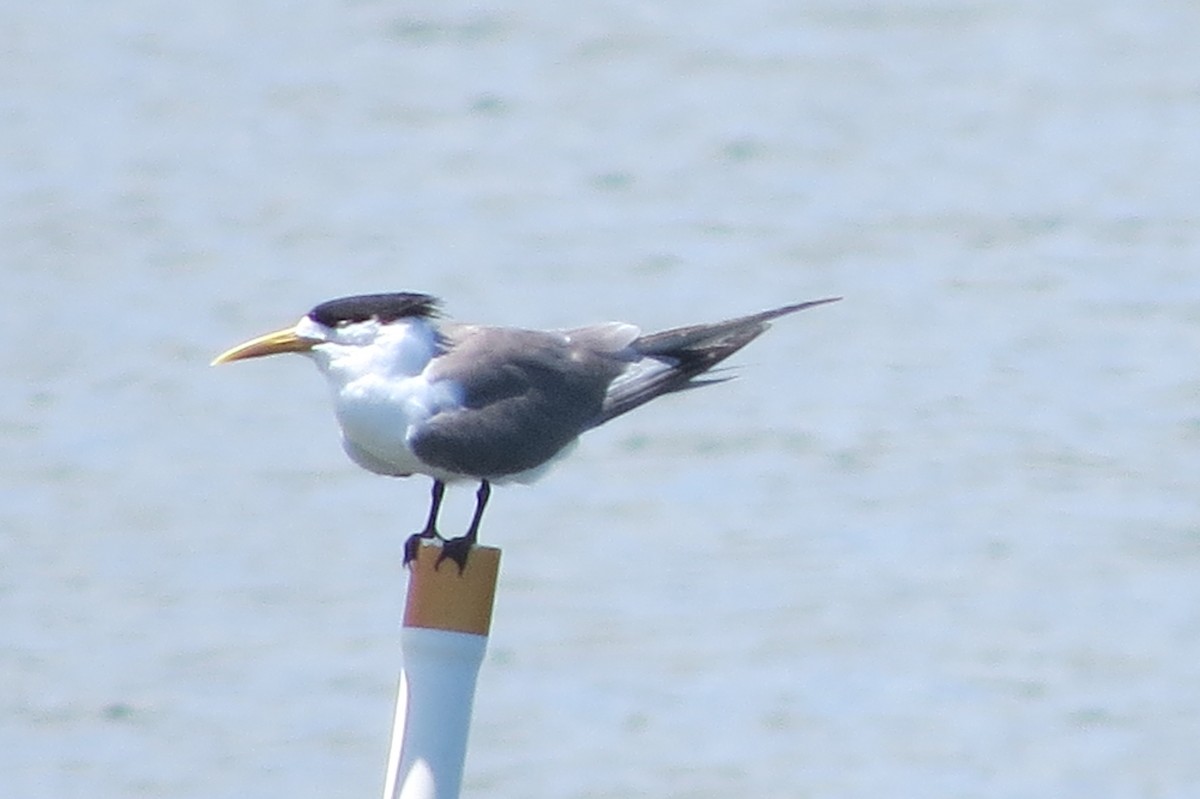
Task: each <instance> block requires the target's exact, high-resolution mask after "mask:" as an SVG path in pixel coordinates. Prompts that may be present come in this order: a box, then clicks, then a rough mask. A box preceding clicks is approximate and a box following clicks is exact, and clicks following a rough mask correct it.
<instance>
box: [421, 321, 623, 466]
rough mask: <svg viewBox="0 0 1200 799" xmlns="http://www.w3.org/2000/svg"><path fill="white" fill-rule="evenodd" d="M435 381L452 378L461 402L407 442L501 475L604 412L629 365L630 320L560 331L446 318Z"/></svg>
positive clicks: (434, 460)
mask: <svg viewBox="0 0 1200 799" xmlns="http://www.w3.org/2000/svg"><path fill="white" fill-rule="evenodd" d="M442 332H443V335H444V338H445V345H446V352H445V354H444V355H442V356H440V357H439V358H437V359H436V360H435V361H434V363H433V365H432V366H431V368H430V372H429V377H430V379H431V380H450V381H453V382H454V383H455V384H456V385H457V386H458V387H459V388H460V389H461V394H462V397H463V403H464V405H465V407H464V408H462V409H458V410H452V411H445V412H442V413H439V414H437V415H436V416H434V417H433V418H432V419H430V420H429V421H428V422H427V423H426V424H424V425H422V426H421V427H420V428H418V429H417V430H416V431H415V432H414V435H413V436H412V438H411V439H410V442H409V443H410V445H411V446H412V448H413V451H414V452H415V453H416V454H417V456H418V457H419V458H421V460H423V461H425V462H426V463H429V464H431V465H433V466H437V467H439V468H442V469H447V470H450V471H454V472H458V473H461V474H468V475H473V476H477V477H493V478H494V477H502V476H504V475H511V474H516V473H519V472H523V471H526V470H528V469H533V468H535V467H537V466H540V465H541V464H543V463H545V462H546V461H548V460H550V459H551V458H553V457H554V456H555V455H556V454H558V452H559V451H560V450H562V449H563V447H565V446H566V445H568V444H570V443H571V442H572V441H573V440H575V438H576V437H578V436H579V434H580V433H582V432H583V431H584V430H587V429H588V428H590V427H592V426H594V425H595V424H596V423H597V421H596V420H597V419H598V418H599V417H600V415H601V413H602V411H603V408H604V402H605V397H606V394H607V391H608V387H609V385H610V384H611V383H612V381H613V379H614V378H616V377H617V376H618V375H620V374H621V373H622V372H623V371H624V370H625V368H626V367H627V366H628V365H629V357H630V351H629V349H628V346H627V345H628V344H629V342H630V341H632V340H633V339H634V338H636V337H637V335H638V332H639V331H638V330H637V328H635V327H633V326H631V325H622V324H610V325H597V326H595V327H588V328H579V329H577V330H570V331H562V332H543V331H535V330H516V329H511V328H496V327H479V326H470V325H446V326H444V327H443V329H442Z"/></svg>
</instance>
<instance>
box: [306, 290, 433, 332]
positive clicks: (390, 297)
mask: <svg viewBox="0 0 1200 799" xmlns="http://www.w3.org/2000/svg"><path fill="white" fill-rule="evenodd" d="M437 306H438V300H437V297H431V296H429V295H428V294H414V293H410V292H397V293H394V294H360V295H357V296H354V297H339V298H338V299H336V300H329V301H328V302H323V303H321V304H320V305H318V306H317V307H316V308H313V309H312V310H311V311H309V312H308V318H309V319H311V320H313V321H314V322H317V323H318V324H322V325H325V326H326V327H337V326H338V325H340V324H351V323H354V322H365V321H367V320H368V319H378V320H379V321H380V322H384V323H387V322H394V321H396V320H397V319H404V318H405V317H410V316H415V317H418V318H421V319H428V318H430V317H433V316H437Z"/></svg>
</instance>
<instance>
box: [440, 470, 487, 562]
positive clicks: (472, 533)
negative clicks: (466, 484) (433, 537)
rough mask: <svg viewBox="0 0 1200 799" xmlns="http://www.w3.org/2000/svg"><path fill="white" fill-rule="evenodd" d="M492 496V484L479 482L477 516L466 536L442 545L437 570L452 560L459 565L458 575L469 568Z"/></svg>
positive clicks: (476, 495)
mask: <svg viewBox="0 0 1200 799" xmlns="http://www.w3.org/2000/svg"><path fill="white" fill-rule="evenodd" d="M491 495H492V484H491V483H489V482H488V481H487V480H480V481H479V490H478V491H476V492H475V515H474V516H472V517H471V526H470V527H468V528H467V532H466V534H465V535H460V536H459V537H458V538H451V539H449V540H447V541H446V542H445V543H444V544H442V554H440V555H438V559H437V562H436V563H434V564H433V568H434V569H436V568H437V567H438V566H440V565H441V564H442V561H443V560H452V561H454V562H455V563H457V564H458V573H459V574H462V573H463V570H464V569H466V568H467V555H468V554H469V553H470V551H471V547H473V546H475V542H476V541H478V540H479V520H480V519H482V518H483V509H484V508H485V507H487V502H488V497H490V496H491Z"/></svg>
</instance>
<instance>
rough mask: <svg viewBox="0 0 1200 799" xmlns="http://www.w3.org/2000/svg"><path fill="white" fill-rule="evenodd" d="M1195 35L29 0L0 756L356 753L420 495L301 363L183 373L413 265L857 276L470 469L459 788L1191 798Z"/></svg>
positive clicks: (294, 763) (499, 792) (1195, 685)
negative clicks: (490, 471) (477, 575)
mask: <svg viewBox="0 0 1200 799" xmlns="http://www.w3.org/2000/svg"><path fill="white" fill-rule="evenodd" d="M1198 23H1200V10H1198V9H1197V8H1195V7H1194V6H1193V5H1192V4H1189V3H1183V2H1170V1H1169V0H1153V1H1152V2H1148V3H1140V4H1129V3H1115V2H1102V3H1083V2H1067V1H1066V0H1064V2H1051V3H1032V2H1016V3H1003V4H998V3H988V2H977V1H973V2H965V3H938V2H916V1H915V0H914V1H912V2H899V1H898V0H897V1H894V2H879V3H846V2H841V1H839V2H819V3H816V4H799V5H797V4H787V3H783V4H772V3H766V2H761V3H750V4H745V3H742V4H738V5H736V6H734V5H728V4H727V5H725V6H712V5H711V4H710V5H709V6H704V7H697V6H695V5H694V4H684V3H668V4H658V5H655V6H651V7H647V6H645V4H635V3H605V4H595V3H593V4H588V3H584V4H582V5H581V4H567V5H562V6H561V7H550V6H544V7H539V6H537V5H530V4H527V5H526V6H522V7H516V8H513V7H508V6H504V5H500V4H467V3H456V2H451V3H437V4H435V3H426V4H418V5H412V4H404V5H403V7H401V6H398V5H396V4H383V3H367V2H353V3H351V2H347V3H340V4H339V3H330V2H316V3H307V4H304V5H303V6H302V7H297V6H295V5H289V4H285V3H254V4H245V3H227V2H217V3H208V4H202V5H198V6H179V5H167V4H153V3H138V2H127V1H125V0H122V1H121V2H116V3H108V4H95V5H83V4H78V3H67V2H46V3H25V4H10V6H9V7H7V8H6V9H5V10H3V11H0V30H3V31H4V32H5V33H4V34H3V41H4V46H3V47H2V48H0V74H3V75H4V80H3V81H0V263H2V264H3V276H4V283H5V291H4V292H3V295H2V296H0V310H2V311H3V322H2V323H0V329H2V330H3V331H4V334H5V335H4V337H3V339H4V342H5V346H4V347H3V348H2V350H0V359H2V360H0V366H2V368H3V370H4V373H5V374H7V375H9V376H10V377H9V380H8V383H7V384H8V386H9V389H8V390H7V391H4V392H0V429H2V430H3V436H2V437H0V441H2V442H3V445H2V446H3V455H4V457H3V460H2V465H0V469H3V479H2V481H0V619H2V620H3V621H2V629H3V638H2V639H0V640H2V641H3V644H2V646H0V795H2V796H5V797H30V798H31V799H32V798H38V797H58V798H61V797H74V796H81V797H82V796H88V797H100V798H101V799H108V798H109V797H129V796H153V797H164V798H166V799H177V798H178V799H183V798H185V797H187V798H190V797H196V798H197V799H199V798H200V797H203V798H204V799H213V798H214V797H216V798H220V797H238V798H239V799H244V797H278V796H293V797H301V796H311V797H361V796H370V795H374V794H377V793H378V792H379V791H380V789H381V786H382V782H383V768H384V760H385V757H386V749H387V735H388V731H389V729H390V718H391V712H392V700H393V693H394V686H395V679H396V672H397V669H398V665H399V663H398V657H399V655H398V652H397V637H398V636H397V625H398V619H399V614H400V604H401V597H402V593H403V577H404V575H403V572H402V570H401V568H400V564H399V552H400V546H401V543H402V541H403V538H404V536H405V535H407V534H408V533H409V532H412V531H413V530H415V529H416V528H417V527H418V526H419V525H420V523H421V521H422V520H423V515H424V511H425V505H426V502H427V491H428V487H427V484H426V482H425V481H423V480H410V481H392V480H385V479H382V478H377V477H374V476H371V475H368V474H366V473H365V472H361V471H359V470H357V469H356V468H355V467H353V466H352V465H351V464H350V463H349V462H348V461H347V460H346V459H345V458H344V457H343V456H342V454H341V452H340V450H339V448H338V445H337V440H336V431H335V428H334V425H333V422H332V417H331V415H330V413H329V411H328V408H327V407H326V397H325V389H324V387H323V386H322V384H321V381H320V379H319V378H318V376H317V375H316V373H315V371H314V370H312V368H311V367H310V366H309V365H308V364H306V363H304V362H303V361H302V360H301V359H285V358H280V359H276V360H273V361H263V362H254V363H251V364H239V365H236V366H229V367H225V368H222V369H219V370H213V369H209V368H208V366H207V363H208V361H209V359H211V357H212V356H213V355H215V354H216V353H217V352H219V351H221V350H222V349H224V348H225V347H226V346H228V345H230V344H233V343H236V342H237V341H240V340H242V339H243V338H245V337H248V336H250V335H253V334H257V333H260V332H265V331H267V330H270V329H273V328H275V327H278V326H282V325H284V324H287V323H290V322H291V321H293V320H294V319H296V318H298V317H299V316H300V314H302V313H303V312H304V311H305V310H307V309H308V307H310V306H311V305H312V304H314V303H316V302H318V301H320V300H322V299H325V298H328V297H331V296H336V295H339V294H347V293H355V292H359V291H373V290H392V289H396V290H401V289H407V290H423V291H429V292H432V293H435V294H438V295H441V296H443V297H445V298H446V301H447V309H448V311H449V312H450V313H452V314H453V315H455V316H457V317H459V318H463V319H469V320H476V321H487V322H497V323H506V324H520V325H528V326H539V327H543V326H544V327H551V326H559V325H571V324H578V323H584V322H591V321H602V320H606V319H626V320H629V321H633V322H637V323H639V324H642V325H644V326H645V327H646V328H648V329H649V328H656V327H664V326H668V325H674V324H683V323H690V322H695V321H707V320H712V319H717V318H721V317H724V316H729V315H734V314H739V313H743V312H749V311H754V310H758V309H761V308H765V307H769V306H771V305H774V304H780V303H783V302H788V301H794V300H801V299H808V298H814V297H820V296H827V295H831V294H843V295H845V296H846V301H845V302H843V303H839V304H837V305H834V306H829V307H824V308H821V309H818V310H814V311H811V312H806V313H805V314H802V315H800V316H797V317H795V318H790V319H787V320H785V321H782V322H780V323H779V324H777V325H776V327H775V328H774V329H773V330H772V331H771V332H770V334H768V335H767V336H765V337H764V338H763V339H761V340H760V341H758V342H756V343H755V344H754V345H753V346H752V347H751V348H750V349H748V350H747V351H746V352H745V353H744V354H742V355H741V356H739V358H738V359H737V360H738V364H739V374H740V379H739V380H738V381H736V382H733V383H727V384H724V385H722V386H719V387H715V388H712V389H707V390H705V391H702V392H695V393H690V394H687V395H685V396H679V397H673V398H670V399H667V400H664V401H662V402H660V403H656V404H654V405H651V406H648V407H647V408H644V409H642V410H639V411H638V412H637V413H636V414H633V415H631V416H629V417H627V418H624V419H621V420H619V421H618V422H615V423H613V424H612V425H611V426H609V427H606V428H604V429H602V430H599V431H596V432H594V433H591V434H589V435H588V436H587V437H586V438H585V440H584V442H583V444H582V446H580V447H579V449H578V450H577V451H576V453H575V454H574V456H573V458H572V459H571V460H569V461H567V462H565V463H563V464H562V465H560V467H559V468H558V469H557V470H556V471H555V472H553V473H552V474H551V475H550V476H549V477H547V478H546V479H545V480H544V481H543V482H541V483H539V484H537V485H536V486H534V487H532V488H528V489H520V488H512V489H505V490H499V491H497V493H496V494H495V495H494V497H493V502H492V507H491V508H490V510H489V516H488V518H487V520H486V522H485V528H484V536H485V538H486V539H487V540H488V541H489V542H490V543H493V544H497V545H499V546H502V547H503V548H504V550H505V555H504V563H503V572H502V584H501V587H500V596H499V598H498V604H497V609H496V620H495V626H494V630H493V636H492V640H491V648H490V651H489V655H488V659H487V661H486V662H485V664H484V668H483V672H482V674H481V680H480V687H479V696H478V700H477V704H476V717H475V726H474V730H473V734H472V742H471V750H470V754H469V760H468V764H467V774H466V782H465V795H466V796H468V797H483V796H487V797H514V798H515V797H522V798H524V799H527V798H528V797H546V798H547V799H550V798H553V799H572V798H575V799H583V797H588V799H601V798H606V797H612V798H613V799H615V798H616V797H628V796H670V797H692V798H694V799H709V798H712V799H717V797H728V796H758V797H779V799H793V798H794V797H838V798H839V799H847V798H849V797H863V798H864V799H865V798H866V797H872V798H873V797H878V796H922V797H947V798H949V797H963V796H970V797H996V798H997V799H1001V798H1003V799H1008V798H1010V797H1045V798H1046V799H1051V798H1053V799H1062V798H1063V797H1078V798H1079V799H1085V798H1086V799H1095V798H1096V797H1122V798H1124V797H1191V796H1195V795H1196V794H1197V792H1200V759H1198V758H1197V757H1196V741H1198V740H1200V679H1198V677H1200V675H1198V669H1200V665H1198V664H1200V521H1198V519H1200V516H1198V513H1197V490H1196V482H1197V480H1198V479H1200V410H1198V407H1200V378H1198V377H1197V367H1196V364H1197V345H1198V344H1200V232H1198V231H1200V227H1198V225H1197V222H1198V221H1200V219H1198V215H1197V210H1196V209H1197V202H1196V198H1197V186H1198V185H1200V137H1198V136H1197V134H1196V131H1198V130H1200V60H1197V58H1196V49H1195V42H1196V35H1195V32H1196V30H1197V29H1198ZM470 500H471V496H470V493H469V492H467V491H460V492H458V493H454V494H452V495H451V496H450V500H449V502H450V506H449V508H448V514H449V519H450V520H451V522H452V523H453V522H455V521H457V522H458V523H460V524H461V523H462V522H463V521H465V519H466V517H467V515H468V512H469V506H470ZM647 556H648V557H647Z"/></svg>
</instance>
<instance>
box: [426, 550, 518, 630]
mask: <svg viewBox="0 0 1200 799" xmlns="http://www.w3.org/2000/svg"><path fill="white" fill-rule="evenodd" d="M441 552H442V549H441V547H439V546H437V545H436V544H426V543H425V542H421V546H419V547H417V557H416V558H415V559H414V560H413V561H412V562H411V563H409V564H408V565H409V567H410V568H411V569H412V573H411V575H410V576H409V578H408V600H407V601H406V602H405V605H404V626H405V627H427V628H430V629H434V630H452V631H454V632H460V633H473V634H475V635H487V634H488V632H489V631H490V630H491V628H492V604H493V601H494V600H495V598H496V578H497V576H498V575H499V573H500V550H499V549H497V548H496V547H480V546H476V547H472V549H471V553H470V555H468V556H467V568H466V569H464V570H463V572H462V574H459V573H458V564H457V563H455V562H454V561H452V560H444V561H442V564H441V567H440V568H438V569H434V566H433V565H434V564H435V563H437V559H438V555H440V554H441Z"/></svg>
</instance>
